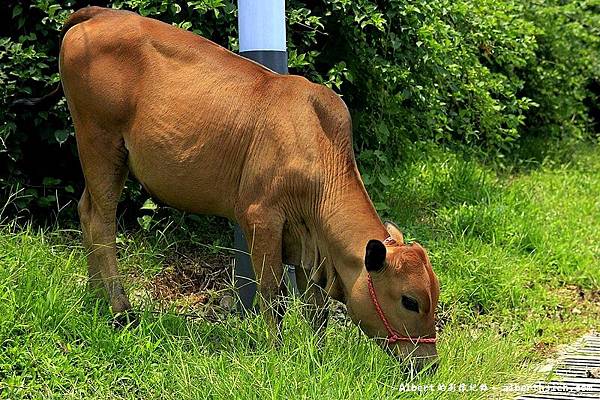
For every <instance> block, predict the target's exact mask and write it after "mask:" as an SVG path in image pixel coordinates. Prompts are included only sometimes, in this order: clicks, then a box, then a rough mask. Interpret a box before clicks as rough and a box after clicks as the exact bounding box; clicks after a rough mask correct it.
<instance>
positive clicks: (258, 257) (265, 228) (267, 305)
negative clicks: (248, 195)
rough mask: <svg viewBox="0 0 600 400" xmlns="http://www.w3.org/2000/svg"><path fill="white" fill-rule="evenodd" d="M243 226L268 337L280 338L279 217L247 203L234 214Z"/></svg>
mask: <svg viewBox="0 0 600 400" xmlns="http://www.w3.org/2000/svg"><path fill="white" fill-rule="evenodd" d="M238 221H239V223H240V226H241V227H242V229H243V230H244V234H245V235H246V240H247V241H248V249H249V251H250V255H251V258H252V266H253V268H254V274H255V276H256V280H257V284H258V296H259V301H260V307H261V311H262V313H263V315H264V318H265V320H266V322H267V326H268V329H269V334H270V335H271V337H272V339H273V340H275V341H277V342H281V339H282V338H281V323H282V321H283V316H284V314H285V301H284V296H285V286H284V283H283V277H284V269H283V262H282V233H283V218H282V217H281V216H280V215H279V214H277V213H274V212H273V211H266V210H265V211H263V210H262V208H261V207H260V206H251V207H250V208H249V209H248V210H246V212H244V213H242V214H241V215H239V217H238Z"/></svg>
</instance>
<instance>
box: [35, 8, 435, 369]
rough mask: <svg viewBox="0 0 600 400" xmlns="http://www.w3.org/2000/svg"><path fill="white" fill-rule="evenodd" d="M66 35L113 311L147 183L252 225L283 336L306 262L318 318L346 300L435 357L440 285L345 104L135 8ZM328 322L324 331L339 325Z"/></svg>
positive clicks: (267, 310) (362, 321)
mask: <svg viewBox="0 0 600 400" xmlns="http://www.w3.org/2000/svg"><path fill="white" fill-rule="evenodd" d="M63 34H64V38H63V41H62V46H61V52H60V75H61V81H62V88H63V90H64V95H65V96H66V98H67V102H68V105H69V109H70V112H71V116H72V117H73V123H74V125H75V132H76V138H77V145H78V149H79V157H80V160H81V166H82V168H83V173H84V175H85V185H86V186H85V191H84V193H83V195H82V197H81V201H80V202H79V213H80V218H81V225H82V231H83V237H84V243H85V247H86V248H87V250H88V254H89V255H88V265H89V267H88V268H89V277H90V283H91V286H93V287H96V288H101V289H106V291H107V293H108V297H109V299H110V304H111V307H112V310H113V312H115V313H120V312H124V311H127V310H128V309H129V308H130V307H131V306H130V302H129V299H128V297H127V295H126V294H125V291H124V290H123V286H122V284H121V282H120V279H119V272H118V270H117V259H116V252H115V232H116V225H115V218H116V216H115V212H116V208H117V202H118V200H119V196H120V194H121V190H122V188H123V184H124V182H125V178H126V177H127V174H128V172H131V173H132V174H133V175H134V176H135V177H136V178H137V179H138V180H139V181H140V182H141V183H142V185H143V186H144V187H145V188H146V190H147V191H148V192H149V193H151V194H152V196H154V197H155V198H157V199H160V200H161V201H162V202H164V203H166V204H168V205H171V206H173V207H176V208H178V209H181V210H185V211H188V212H191V213H200V214H215V215H220V216H224V217H227V218H229V219H231V220H235V221H237V222H238V223H239V224H240V226H241V227H242V229H243V230H244V232H245V235H246V237H247V238H249V245H250V249H251V257H252V263H253V266H254V270H255V272H256V276H257V279H258V283H259V294H260V297H261V298H262V302H261V303H262V310H263V312H264V315H265V318H266V319H267V321H268V322H269V323H270V325H271V327H272V329H273V331H274V332H277V328H278V322H279V321H280V320H281V316H282V315H281V313H278V312H277V311H276V308H275V307H274V303H275V300H276V298H277V297H278V296H279V295H280V294H281V292H282V275H283V268H282V263H284V262H285V263H288V264H292V265H297V266H298V286H299V288H300V290H301V291H303V292H304V298H305V299H306V300H307V301H308V302H310V303H311V304H313V305H314V307H315V309H316V310H320V309H322V308H323V307H324V305H325V302H326V298H327V297H328V296H331V297H333V298H334V299H337V300H340V301H342V302H344V303H345V304H346V305H347V306H348V312H349V314H350V316H351V318H352V320H353V321H354V322H355V323H356V324H358V325H359V326H360V328H361V329H362V330H363V331H364V332H365V333H366V334H367V335H368V336H371V337H375V338H380V339H379V342H380V343H381V344H383V345H385V347H387V348H389V349H390V350H391V351H392V352H393V353H394V354H396V355H397V356H398V357H401V358H403V357H405V356H406V355H409V354H410V355H412V356H417V357H416V358H419V359H420V360H421V362H417V364H422V360H423V359H425V358H435V356H436V347H435V339H434V338H435V335H436V333H435V324H434V312H435V309H436V305H437V301H438V294H439V285H438V281H437V278H436V276H435V274H434V273H433V271H432V269H431V264H430V262H429V260H428V258H427V255H426V253H425V251H424V250H423V248H422V247H421V246H419V245H418V244H413V245H405V244H404V242H403V238H402V234H401V233H400V231H399V230H398V229H397V228H395V227H394V226H393V225H391V224H387V225H384V224H382V223H381V220H380V219H379V217H378V215H377V213H376V211H375V209H374V207H373V204H372V203H371V200H370V199H369V196H368V194H367V192H366V191H365V188H364V185H363V183H362V180H361V178H360V174H359V172H358V169H357V167H356V162H355V159H354V154H353V150H352V131H351V119H350V115H349V113H348V110H347V108H346V106H345V104H344V102H343V101H342V100H341V99H340V97H339V96H338V95H336V94H335V93H334V92H333V91H332V90H330V89H328V88H326V87H324V86H321V85H317V84H313V83H311V82H309V81H308V80H306V79H304V78H301V77H298V76H292V75H290V76H283V75H278V74H276V73H274V72H272V71H270V70H268V69H267V68H264V67H262V66H260V65H259V64H256V63H254V62H251V61H248V60H246V59H244V58H242V57H240V56H238V55H236V54H234V53H231V52H230V51H228V50H226V49H224V48H223V47H220V46H218V45H216V44H215V43H213V42H211V41H209V40H207V39H204V38H202V37H199V36H197V35H194V34H193V33H190V32H187V31H184V30H181V29H178V28H175V27H173V26H171V25H168V24H165V23H162V22H160V21H156V20H153V19H149V18H143V17H140V16H139V15H137V14H134V13H131V12H126V11H116V10H109V9H104V8H98V7H89V8H84V9H81V10H79V11H77V12H75V13H74V14H72V15H71V16H70V18H69V19H68V21H67V22H66V24H65V27H64V29H63ZM56 94H58V95H60V90H59V91H57V93H56ZM38 100H39V99H38ZM371 277H372V279H371ZM316 314H318V315H316V316H315V317H314V321H315V325H316V326H323V325H324V321H323V319H324V318H326V315H325V314H324V313H321V312H319V313H316ZM386 337H387V340H386V339H385V338H386Z"/></svg>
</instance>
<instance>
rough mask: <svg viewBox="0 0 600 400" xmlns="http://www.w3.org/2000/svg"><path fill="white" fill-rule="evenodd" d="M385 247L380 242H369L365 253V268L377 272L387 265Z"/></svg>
mask: <svg viewBox="0 0 600 400" xmlns="http://www.w3.org/2000/svg"><path fill="white" fill-rule="evenodd" d="M385 253H386V250H385V245H384V244H383V243H381V242H380V241H379V240H369V243H367V251H366V253H365V267H366V268H367V271H369V272H377V271H381V270H382V269H383V266H384V265H385Z"/></svg>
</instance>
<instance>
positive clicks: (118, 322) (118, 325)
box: [112, 310, 140, 329]
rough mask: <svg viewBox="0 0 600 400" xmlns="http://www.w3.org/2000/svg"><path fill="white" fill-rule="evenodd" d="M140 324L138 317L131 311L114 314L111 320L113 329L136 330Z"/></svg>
mask: <svg viewBox="0 0 600 400" xmlns="http://www.w3.org/2000/svg"><path fill="white" fill-rule="evenodd" d="M139 324H140V318H139V315H138V314H137V313H136V312H134V311H131V310H128V311H123V312H120V313H117V314H115V316H114V317H113V320H112V326H113V328H115V329H123V328H129V329H133V328H136V327H137V326H138V325H139Z"/></svg>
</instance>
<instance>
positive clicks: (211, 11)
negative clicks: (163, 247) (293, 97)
mask: <svg viewBox="0 0 600 400" xmlns="http://www.w3.org/2000/svg"><path fill="white" fill-rule="evenodd" d="M89 3H90V2H89V1H85V2H84V1H77V0H30V1H25V2H23V1H15V0H8V1H3V2H2V4H1V5H0V15H1V17H0V18H1V19H2V20H3V21H2V22H3V23H2V25H1V27H0V84H1V90H2V93H1V99H0V121H1V122H2V124H1V125H0V168H1V169H2V171H3V172H2V173H1V174H0V191H2V192H3V193H4V194H8V193H9V192H11V191H12V192H14V191H15V190H16V188H22V192H21V196H20V197H19V199H18V200H17V201H16V202H15V204H16V206H17V207H20V208H23V209H25V208H27V209H29V210H34V211H38V212H39V211H44V210H47V209H60V208H61V207H63V206H64V205H69V204H70V205H73V204H74V203H75V201H76V199H77V197H78V193H79V192H80V190H81V182H82V178H81V174H80V172H79V167H78V161H77V151H76V146H75V140H74V137H73V128H72V125H71V122H70V120H69V116H68V110H67V107H66V104H65V101H64V100H62V101H60V102H59V103H58V104H57V105H56V106H54V107H52V108H50V109H48V110H42V111H39V110H37V111H31V110H21V109H19V110H15V109H12V108H10V107H9V104H10V103H11V102H12V101H13V100H14V99H16V98H20V97H29V96H39V95H42V94H44V93H46V92H48V91H50V90H51V89H52V88H53V87H54V86H55V85H56V84H57V83H58V82H59V75H58V68H57V56H58V48H59V43H58V40H59V34H58V32H59V30H60V27H61V25H62V22H63V21H64V20H65V18H66V17H67V16H68V15H69V13H71V12H72V11H73V10H75V9H77V8H80V7H82V6H85V5H88V4H89ZM92 3H95V4H96V5H104V6H109V7H114V8H123V9H131V10H134V11H137V12H139V13H140V14H142V15H145V16H149V17H152V18H157V19H160V20H162V21H165V22H168V23H170V24H173V25H176V26H179V27H181V28H182V29H187V30H191V31H193V32H195V33H198V34H200V35H203V36H205V37H208V38H210V39H212V40H214V41H215V42H217V43H219V44H221V45H223V46H225V47H227V48H229V49H231V50H233V51H236V50H237V45H238V41H237V21H236V18H237V10H236V5H235V4H236V2H235V1H233V0H186V1H181V0H113V1H105V2H92ZM287 24H288V49H289V65H290V72H291V73H296V74H301V75H304V76H306V77H308V78H309V79H311V80H313V81H316V82H320V83H323V84H325V85H328V86H330V87H332V88H333V89H334V90H336V91H338V92H339V93H340V94H341V95H342V96H343V98H344V99H345V101H346V102H347V104H348V106H349V108H350V110H351V112H352V116H353V120H354V127H355V129H354V139H355V148H356V151H357V154H358V159H359V163H360V165H361V167H362V168H363V170H365V175H364V178H365V182H366V184H367V185H368V186H371V187H372V189H373V192H374V193H377V187H385V186H386V185H387V184H389V177H388V176H387V175H386V173H385V172H384V171H386V170H387V169H388V167H389V166H390V164H392V161H394V160H398V159H399V158H402V157H403V156H405V155H406V153H407V152H408V151H410V149H411V148H412V146H411V143H414V142H417V141H434V142H438V143H443V144H445V145H453V146H454V145H458V146H469V148H471V149H477V151H479V152H480V153H481V154H484V155H488V156H489V157H490V158H493V159H496V160H502V157H504V156H506V155H507V154H508V153H509V152H511V151H512V150H514V149H515V148H516V147H517V146H518V145H519V143H520V141H521V140H522V139H523V138H527V137H548V138H556V139H564V138H577V139H581V138H585V137H586V136H588V135H590V134H594V131H595V129H596V128H595V126H594V118H593V116H594V115H595V116H596V118H597V115H598V110H597V107H598V97H597V96H598V94H599V91H600V90H599V88H600V83H599V82H600V50H599V49H600V43H599V42H600V2H599V1H598V0H576V1H569V0H532V1H527V2H520V1H516V0H514V1H513V0H494V1H492V0H457V1H451V0H411V1H406V0H387V1H383V0H288V1H287ZM125 195H126V196H127V197H128V198H129V200H135V199H137V200H138V201H141V200H143V197H144V196H141V195H140V189H139V187H137V185H135V184H132V183H130V184H128V190H127V191H126V194H125ZM67 210H74V207H72V206H69V207H67ZM67 215H70V214H69V213H68V212H67Z"/></svg>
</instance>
